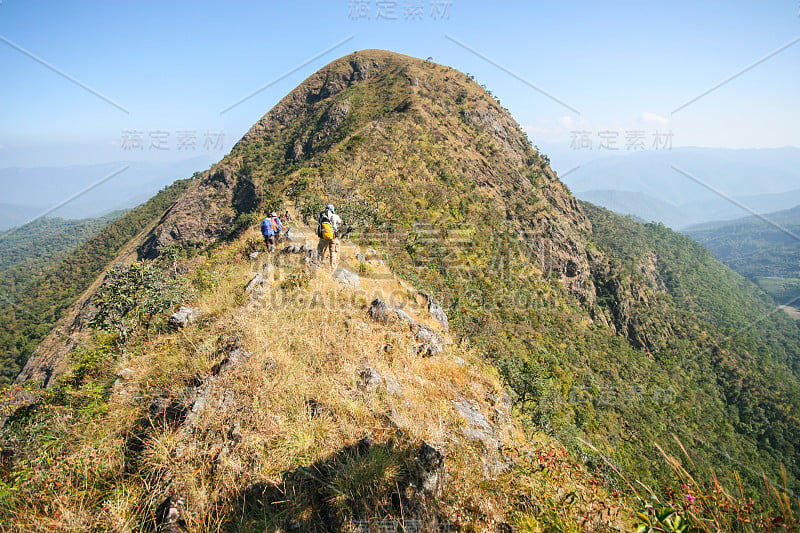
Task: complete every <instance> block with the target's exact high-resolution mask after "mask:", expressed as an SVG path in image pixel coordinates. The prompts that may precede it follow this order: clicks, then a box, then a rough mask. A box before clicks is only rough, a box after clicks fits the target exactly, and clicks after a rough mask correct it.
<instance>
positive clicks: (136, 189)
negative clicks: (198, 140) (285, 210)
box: [0, 155, 210, 230]
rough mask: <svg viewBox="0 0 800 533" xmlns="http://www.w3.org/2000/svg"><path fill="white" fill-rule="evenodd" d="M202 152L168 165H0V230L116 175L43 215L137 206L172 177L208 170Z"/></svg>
mask: <svg viewBox="0 0 800 533" xmlns="http://www.w3.org/2000/svg"><path fill="white" fill-rule="evenodd" d="M209 164H210V160H209V158H208V156H206V155H202V156H198V157H193V158H191V159H186V160H183V161H178V162H172V163H130V162H112V163H101V164H96V165H74V166H62V167H35V168H19V167H16V168H0V190H2V191H3V203H2V204H0V230H4V229H8V228H10V227H13V226H19V225H21V224H25V223H26V222H29V221H30V220H31V219H33V218H34V217H37V216H39V215H41V214H42V213H44V212H46V211H47V210H49V209H51V208H52V207H54V206H56V205H58V204H59V203H61V202H63V201H64V200H67V199H68V198H70V197H72V196H73V195H75V194H77V193H79V192H80V191H82V190H84V189H86V188H88V187H90V186H92V185H93V184H96V183H98V182H101V181H102V180H104V179H105V178H108V177H109V176H111V175H112V174H114V173H115V172H118V171H120V170H121V169H124V168H125V167H128V168H127V169H126V170H124V171H122V172H119V174H116V175H114V176H113V177H111V178H109V179H107V181H103V182H102V183H100V184H99V185H97V186H96V187H94V188H92V189H91V190H90V191H87V192H86V193H84V194H81V195H80V196H78V197H76V198H75V199H73V200H72V201H70V202H69V203H67V204H65V205H64V206H62V207H60V208H59V209H56V210H55V211H52V212H50V213H48V215H49V216H53V217H62V218H68V219H69V218H92V217H98V216H102V215H105V214H107V213H110V212H111V211H115V210H118V209H126V208H129V207H133V206H135V205H138V204H140V203H142V202H144V201H146V200H147V199H149V198H150V197H152V196H153V195H154V194H155V193H156V192H158V191H159V190H160V189H161V188H163V187H164V186H166V185H168V184H170V183H172V182H174V181H175V180H177V179H181V178H187V177H189V176H191V175H192V174H193V173H194V172H197V171H202V170H205V169H206V168H208V166H209Z"/></svg>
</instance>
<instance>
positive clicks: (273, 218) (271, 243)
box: [261, 212, 281, 252]
mask: <svg viewBox="0 0 800 533" xmlns="http://www.w3.org/2000/svg"><path fill="white" fill-rule="evenodd" d="M261 235H263V236H264V244H266V245H267V251H268V252H272V251H274V250H275V243H277V242H278V239H279V238H280V235H281V219H279V218H278V215H277V214H276V213H274V212H272V213H270V214H269V216H268V217H267V218H265V219H264V220H263V221H262V222H261Z"/></svg>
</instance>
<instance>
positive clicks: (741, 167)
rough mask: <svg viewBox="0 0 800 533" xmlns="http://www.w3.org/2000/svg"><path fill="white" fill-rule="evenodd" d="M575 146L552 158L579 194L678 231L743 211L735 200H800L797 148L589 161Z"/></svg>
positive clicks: (775, 205)
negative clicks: (571, 152) (574, 149)
mask: <svg viewBox="0 0 800 533" xmlns="http://www.w3.org/2000/svg"><path fill="white" fill-rule="evenodd" d="M573 152H575V153H574V154H564V153H563V152H562V156H561V158H560V159H555V160H554V161H553V164H554V165H555V166H556V167H557V168H558V170H559V171H560V172H561V173H562V174H563V180H564V182H565V183H566V184H567V185H568V186H569V187H570V189H571V190H572V192H573V193H574V194H575V195H576V196H577V197H578V198H581V199H583V200H587V201H590V202H592V203H596V204H598V205H602V206H603V207H607V208H608V209H611V210H613V211H616V212H618V213H622V214H633V215H636V216H638V217H641V218H643V219H645V220H656V221H660V222H663V223H664V224H666V225H667V226H670V227H673V228H677V229H680V228H686V227H688V226H690V225H694V224H698V223H702V222H709V221H714V220H724V219H733V218H737V217H740V216H743V215H746V214H747V211H746V210H744V209H742V208H741V207H739V206H737V205H736V202H738V203H740V204H743V205H744V206H746V207H748V208H750V209H752V210H754V211H756V212H759V213H768V212H774V211H779V210H782V209H788V208H790V207H792V206H794V205H797V204H798V203H800V190H799V189H798V184H800V148H794V147H785V148H774V149H773V148H770V149H750V150H730V149H719V148H675V149H672V150H659V151H655V150H650V151H641V152H632V153H629V154H622V155H613V156H609V155H605V154H602V156H601V157H597V158H595V159H591V160H589V161H580V159H579V157H578V155H579V154H580V152H577V151H573ZM595 154H599V152H596V151H595V152H594V153H593V154H592V155H595ZM567 167H569V168H567ZM673 167H677V168H678V169H680V170H682V171H684V172H685V173H687V174H689V175H690V176H691V177H687V176H686V175H684V174H682V173H680V172H677V171H676V170H675V168H673ZM698 182H700V183H698ZM701 183H702V184H701ZM704 185H706V186H704ZM710 189H715V190H716V191H718V193H717V192H714V191H712V190H710ZM612 191H613V192H612ZM729 198H732V199H734V200H736V202H732V201H730V200H729Z"/></svg>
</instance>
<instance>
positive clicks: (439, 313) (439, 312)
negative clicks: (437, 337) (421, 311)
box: [420, 292, 450, 331]
mask: <svg viewBox="0 0 800 533" xmlns="http://www.w3.org/2000/svg"><path fill="white" fill-rule="evenodd" d="M420 294H421V295H422V296H423V297H424V298H425V300H427V302H428V312H429V313H430V314H431V316H432V317H433V318H434V319H435V320H436V321H437V322H438V323H439V324H441V325H442V329H444V330H445V331H447V330H448V329H450V320H449V319H448V318H447V314H445V312H444V309H442V306H441V305H439V302H437V301H436V300H434V298H433V296H431V295H430V294H427V293H424V292H423V293H420Z"/></svg>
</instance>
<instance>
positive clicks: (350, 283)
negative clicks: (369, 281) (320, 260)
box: [333, 268, 361, 289]
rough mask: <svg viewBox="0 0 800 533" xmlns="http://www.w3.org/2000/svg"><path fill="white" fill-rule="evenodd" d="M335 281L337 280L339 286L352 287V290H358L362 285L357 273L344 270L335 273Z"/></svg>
mask: <svg viewBox="0 0 800 533" xmlns="http://www.w3.org/2000/svg"><path fill="white" fill-rule="evenodd" d="M333 279H334V280H336V282H337V283H339V285H344V286H345V287H350V288H351V289H357V288H358V287H359V285H361V278H360V277H359V276H358V274H356V273H355V272H350V271H349V270H346V269H344V268H337V269H336V270H334V271H333Z"/></svg>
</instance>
